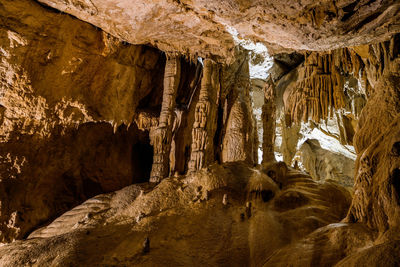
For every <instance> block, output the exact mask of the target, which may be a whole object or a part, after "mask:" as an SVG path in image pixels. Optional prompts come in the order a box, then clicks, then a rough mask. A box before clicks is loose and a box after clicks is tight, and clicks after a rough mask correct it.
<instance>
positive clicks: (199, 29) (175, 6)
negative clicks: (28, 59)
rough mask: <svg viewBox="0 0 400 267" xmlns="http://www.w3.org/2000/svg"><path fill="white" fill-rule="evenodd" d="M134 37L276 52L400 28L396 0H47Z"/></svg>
mask: <svg viewBox="0 0 400 267" xmlns="http://www.w3.org/2000/svg"><path fill="white" fill-rule="evenodd" d="M39 2H42V3H43V4H45V5H48V6H50V7H52V8H55V9H58V10H61V11H63V12H66V13H69V14H71V15H73V16H76V17H78V18H79V19H81V20H83V21H86V22H89V23H91V24H93V25H95V26H97V27H99V28H101V29H103V30H105V31H106V32H108V33H110V34H112V35H114V36H116V37H119V38H121V39H122V40H124V41H127V42H129V43H132V44H151V45H153V46H155V47H158V48H159V49H161V50H163V51H165V52H169V53H174V52H180V53H182V54H187V55H190V56H192V57H195V56H202V57H210V56H212V57H214V58H216V59H223V60H226V61H229V59H230V58H231V57H232V55H233V54H234V47H235V43H234V40H233V39H232V36H231V34H230V33H229V29H235V30H237V32H238V34H239V36H240V37H241V38H246V39H251V40H253V41H258V42H262V43H264V44H266V45H267V47H268V48H269V50H270V52H271V53H272V54H274V53H278V52H283V51H290V50H315V51H326V50H332V49H337V48H341V47H348V46H358V45H362V44H367V43H371V42H378V41H383V40H386V39H388V38H389V37H390V36H391V35H393V34H394V33H396V32H400V16H399V15H398V14H399V12H400V3H399V1H396V0H382V1H376V0H375V1H374V0H369V1H367V0H362V1H352V0H350V1H349V0H339V1H326V0H325V1H311V0H288V1H281V0H258V1H257V0H253V1H251V0H212V1H210V0H181V1H179V0H173V1H172V0H152V1H147V0H39Z"/></svg>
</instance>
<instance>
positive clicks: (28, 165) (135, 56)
mask: <svg viewBox="0 0 400 267" xmlns="http://www.w3.org/2000/svg"><path fill="white" fill-rule="evenodd" d="M0 17H1V22H0V25H1V26H0V54H1V61H0V88H1V91H0V92H1V97H0V107H1V119H0V121H1V128H0V147H1V149H0V161H1V164H0V177H1V179H0V188H1V189H0V191H1V194H0V198H1V200H0V201H1V216H0V225H1V226H0V228H1V235H0V240H1V241H2V242H4V241H11V240H13V239H14V238H21V237H23V236H25V234H26V233H27V232H28V231H30V230H31V229H32V227H33V226H36V225H38V224H41V223H44V222H46V221H47V220H49V219H51V218H54V216H56V215H59V214H60V213H62V212H64V211H66V210H68V209H70V208H71V207H73V206H74V205H77V204H79V203H81V202H82V201H83V200H85V199H87V198H89V197H92V196H94V195H96V194H99V193H103V192H111V191H114V190H117V189H120V188H122V187H124V186H126V185H129V184H131V183H133V182H140V181H145V179H144V178H145V177H146V175H148V174H146V173H148V172H149V170H148V169H149V166H148V163H146V160H149V158H150V159H151V155H152V153H153V152H152V149H151V147H150V146H149V145H148V143H149V141H148V135H146V134H145V133H143V132H141V131H139V130H138V128H137V127H136V126H135V125H134V124H131V125H130V127H127V126H125V125H128V124H130V123H131V122H132V118H133V116H134V114H135V110H136V107H137V106H138V105H139V102H140V100H141V99H143V98H144V97H145V96H146V95H148V94H149V93H150V92H151V91H161V90H162V82H161V81H162V77H163V71H164V70H163V64H165V63H164V62H165V58H164V56H163V54H162V53H161V52H159V51H157V50H155V49H152V48H149V47H144V46H133V45H127V44H125V43H122V42H121V41H119V40H117V39H115V38H113V37H111V36H110V35H108V34H106V33H104V32H103V31H101V30H99V29H96V28H95V27H93V26H91V25H89V24H87V23H85V22H81V21H78V20H77V19H75V18H72V17H71V16H69V15H65V14H60V13H59V12H55V11H54V10H51V9H48V8H44V7H43V6H40V5H39V4H37V3H35V2H31V1H3V2H2V3H1V4H0ZM28 25H29V26H28ZM121 123H125V125H124V124H122V125H121ZM118 125H121V126H118ZM146 164H147V165H146ZM150 167H151V166H150Z"/></svg>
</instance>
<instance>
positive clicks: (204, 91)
mask: <svg viewBox="0 0 400 267" xmlns="http://www.w3.org/2000/svg"><path fill="white" fill-rule="evenodd" d="M218 77H219V72H218V67H217V65H216V63H215V62H214V61H213V60H210V59H205V60H204V69H203V77H202V79H201V87H200V95H199V101H198V102H197V104H196V110H195V118H194V123H193V130H192V146H191V154H190V161H189V164H188V167H189V171H196V170H200V169H201V168H203V166H204V165H205V164H207V163H210V162H212V161H213V160H214V150H213V146H214V140H213V138H214V134H215V131H216V127H217V126H216V122H217V120H216V110H217V103H216V99H217V91H218V89H219V79H218Z"/></svg>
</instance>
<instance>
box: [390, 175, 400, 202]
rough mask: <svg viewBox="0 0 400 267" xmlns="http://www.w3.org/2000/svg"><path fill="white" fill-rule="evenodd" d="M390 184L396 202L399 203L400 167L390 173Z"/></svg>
mask: <svg viewBox="0 0 400 267" xmlns="http://www.w3.org/2000/svg"><path fill="white" fill-rule="evenodd" d="M391 184H392V186H393V191H394V195H395V197H396V201H397V204H398V205H400V169H395V170H394V171H393V173H392V175H391Z"/></svg>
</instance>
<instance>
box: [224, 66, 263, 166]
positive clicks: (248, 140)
mask: <svg viewBox="0 0 400 267" xmlns="http://www.w3.org/2000/svg"><path fill="white" fill-rule="evenodd" d="M238 72H239V73H240V74H239V77H238V79H237V80H236V84H235V86H234V92H235V95H236V94H237V97H236V99H235V100H234V101H233V104H232V107H231V109H230V110H229V115H227V120H226V130H225V133H224V136H223V141H222V153H221V156H222V162H235V161H245V162H248V163H250V164H254V163H257V156H255V154H256V153H254V150H257V146H258V145H257V142H256V140H255V138H254V135H255V132H257V131H256V127H257V126H256V123H255V122H254V120H253V114H252V112H251V105H252V103H251V99H250V80H249V65H248V64H242V66H241V68H240V70H239V71H238ZM256 134H257V133H256Z"/></svg>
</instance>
